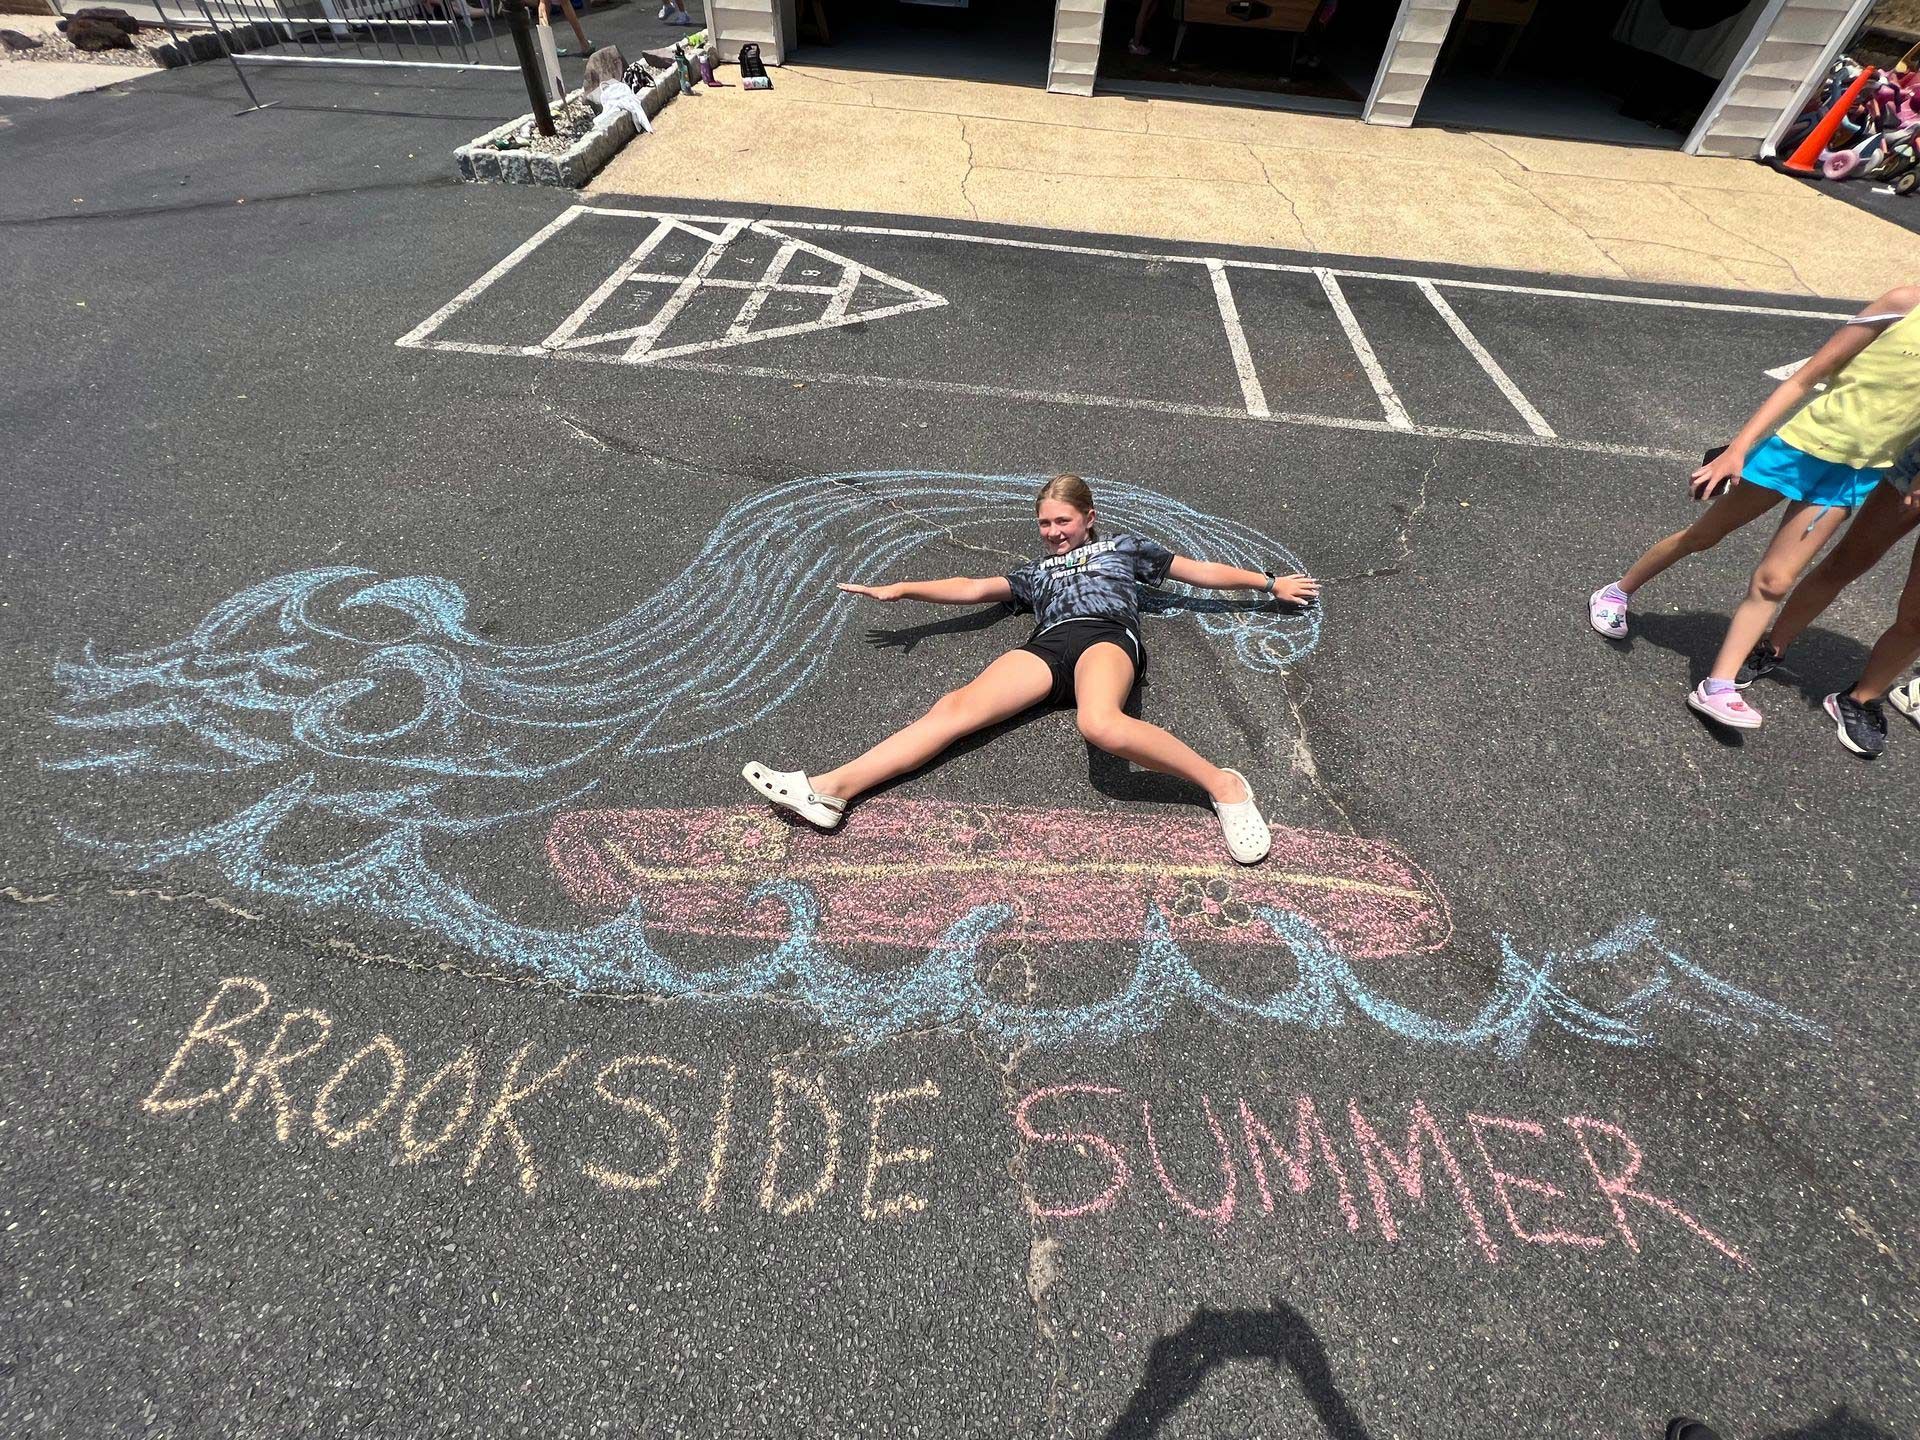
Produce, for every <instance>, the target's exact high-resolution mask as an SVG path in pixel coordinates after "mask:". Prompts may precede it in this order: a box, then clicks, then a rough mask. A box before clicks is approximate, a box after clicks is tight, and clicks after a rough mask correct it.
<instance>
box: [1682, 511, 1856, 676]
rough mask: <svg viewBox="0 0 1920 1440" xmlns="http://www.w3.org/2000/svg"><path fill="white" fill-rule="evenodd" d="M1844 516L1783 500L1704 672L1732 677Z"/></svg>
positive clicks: (1841, 512) (1839, 512)
mask: <svg viewBox="0 0 1920 1440" xmlns="http://www.w3.org/2000/svg"><path fill="white" fill-rule="evenodd" d="M1816 516H1817V517H1818V518H1815V517H1816ZM1846 518H1847V512H1846V511H1845V510H1834V509H1825V508H1823V507H1821V506H1819V505H1814V504H1811V503H1809V502H1808V501H1805V500H1796V501H1794V502H1793V503H1792V504H1791V505H1789V506H1787V513H1786V514H1785V515H1784V516H1782V517H1781V520H1780V528H1779V529H1778V530H1776V531H1775V532H1774V535H1773V540H1772V541H1771V542H1770V543H1769V544H1768V546H1767V553H1766V554H1765V555H1763V556H1761V557H1760V564H1759V565H1758V566H1757V567H1756V568H1755V570H1754V572H1753V578H1752V580H1750V581H1748V582H1747V598H1746V599H1744V600H1742V601H1741V602H1740V604H1739V607H1738V608H1737V609H1736V610H1735V611H1734V612H1733V619H1732V620H1731V621H1730V622H1729V623H1728V625H1727V638H1726V639H1725V640H1723V641H1721V642H1720V654H1719V657H1718V658H1717V659H1715V660H1714V662H1713V669H1712V670H1711V671H1710V672H1708V678H1710V679H1714V680H1726V681H1728V682H1731V681H1732V680H1733V678H1734V675H1735V672H1737V671H1738V670H1739V669H1740V662H1741V661H1742V660H1745V659H1746V658H1747V655H1748V654H1749V653H1750V652H1751V651H1752V649H1753V644H1754V641H1756V640H1758V639H1759V638H1760V637H1761V636H1762V635H1764V634H1765V633H1766V629H1767V622H1768V621H1769V620H1771V619H1772V618H1773V612H1774V610H1775V609H1776V608H1778V606H1779V604H1780V602H1781V601H1782V600H1784V599H1786V598H1787V594H1788V592H1789V591H1791V590H1792V589H1793V583H1794V581H1796V580H1798V579H1799V578H1800V572H1801V571H1803V570H1805V569H1806V568H1807V566H1808V565H1810V564H1811V563H1813V557H1814V556H1815V555H1818V554H1819V553H1820V547H1821V546H1822V545H1824V544H1826V543H1827V541H1828V540H1830V539H1832V538H1833V532H1834V531H1836V530H1838V529H1839V528H1840V526H1841V525H1842V524H1843V523H1845V521H1846ZM1808 522H1812V523H1811V524H1809V523H1808Z"/></svg>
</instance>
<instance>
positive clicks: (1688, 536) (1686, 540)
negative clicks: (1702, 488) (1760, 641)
mask: <svg viewBox="0 0 1920 1440" xmlns="http://www.w3.org/2000/svg"><path fill="white" fill-rule="evenodd" d="M1779 503H1780V497H1779V495H1777V494H1776V493H1774V492H1773V491H1771V490H1769V489H1767V488H1766V487H1765V486H1764V485H1736V486H1734V487H1733V489H1731V490H1729V491H1727V493H1726V494H1724V495H1722V496H1721V497H1720V498H1719V499H1718V500H1715V501H1714V502H1713V504H1711V505H1709V506H1708V507H1707V510H1706V513H1705V514H1703V515H1701V516H1700V517H1699V518H1698V519H1696V520H1695V521H1694V522H1693V523H1692V524H1691V525H1689V526H1688V527H1687V528H1686V529H1684V530H1676V531H1674V533H1673V534H1671V535H1669V536H1667V538H1666V539H1664V540H1660V541H1656V542H1655V543H1654V544H1653V545H1651V546H1649V547H1648V549H1647V553H1646V554H1644V555H1642V556H1641V557H1640V558H1639V559H1638V560H1636V561H1634V562H1633V566H1632V568H1631V569H1629V570H1628V571H1627V573H1626V574H1625V575H1622V576H1621V577H1620V588H1621V589H1622V590H1624V591H1626V593H1627V594H1629V595H1631V594H1633V592H1634V591H1636V590H1638V589H1639V588H1640V587H1641V586H1642V585H1644V584H1646V583H1647V581H1649V580H1651V579H1653V577H1654V576H1656V575H1658V574H1659V573H1660V572H1661V571H1663V570H1665V569H1666V568H1667V567H1668V566H1670V565H1672V564H1674V562H1676V561H1678V560H1684V559H1685V558H1686V557H1687V556H1689V555H1698V554H1699V553H1700V552H1701V551H1702V550H1711V549H1712V548H1713V547H1714V546H1715V545H1718V544H1719V543H1720V542H1721V541H1722V540H1724V539H1726V538H1727V536H1729V535H1731V534H1732V533H1733V532H1734V531H1736V530H1738V529H1739V528H1740V527H1741V526H1742V525H1746V524H1750V523H1751V522H1753V521H1755V520H1758V519H1759V518H1760V517H1761V516H1762V515H1764V514H1766V513H1767V511H1769V510H1771V509H1772V508H1773V507H1774V506H1775V505H1778V504H1779ZM1742 658H1743V659H1744V658H1745V657H1744V656H1743V657H1742Z"/></svg>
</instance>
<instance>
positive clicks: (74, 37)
mask: <svg viewBox="0 0 1920 1440" xmlns="http://www.w3.org/2000/svg"><path fill="white" fill-rule="evenodd" d="M65 29H66V32H67V39H69V40H71V41H72V42H73V48H74V49H76V50H131V49H132V48H133V39H132V37H131V36H129V35H128V34H127V32H126V31H124V30H122V29H121V28H120V27H119V26H118V25H112V24H109V23H108V22H107V21H105V20H88V19H84V18H82V17H81V16H78V15H76V16H74V17H73V19H71V20H69V21H68V22H67V23H66V26H65Z"/></svg>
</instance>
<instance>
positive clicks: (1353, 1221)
mask: <svg viewBox="0 0 1920 1440" xmlns="http://www.w3.org/2000/svg"><path fill="white" fill-rule="evenodd" d="M1240 1133H1241V1135H1242V1136H1243V1137H1244V1138H1245V1140H1246V1143H1247V1157H1248V1158H1249V1159H1250V1160H1252V1162H1253V1183H1254V1184H1255V1185H1257V1186H1259V1187H1260V1208H1261V1209H1262V1210H1264V1211H1266V1212H1267V1214H1269V1215H1271V1214H1272V1213H1273V1190H1272V1189H1271V1188H1270V1187H1269V1186H1268V1184H1267V1161H1266V1156H1267V1155H1268V1154H1271V1155H1272V1156H1274V1158H1275V1159H1277V1160H1279V1161H1280V1162H1281V1163H1282V1164H1284V1165H1285V1166H1286V1167H1287V1188H1288V1189H1289V1190H1291V1191H1292V1192H1293V1193H1294V1194H1295V1195H1304V1194H1306V1193H1307V1186H1308V1185H1309V1184H1310V1183H1311V1180H1312V1176H1311V1174H1310V1170H1309V1167H1310V1166H1311V1165H1312V1163H1313V1152H1314V1151H1315V1150H1318V1151H1319V1152H1320V1159H1321V1162H1322V1163H1323V1164H1324V1165H1325V1166H1326V1167H1327V1169H1328V1170H1330V1171H1332V1172H1333V1183H1334V1184H1335V1185H1336V1186H1337V1187H1338V1188H1339V1193H1340V1213H1341V1214H1342V1215H1344V1216H1345V1217H1346V1220H1347V1233H1348V1234H1352V1233H1354V1232H1356V1231H1358V1230H1359V1228H1360V1211H1359V1209H1358V1207H1356V1206H1355V1205H1354V1203H1353V1187H1352V1186H1351V1185H1349V1184H1348V1183H1347V1172H1346V1170H1345V1169H1343V1168H1342V1166H1341V1164H1340V1157H1339V1156H1338V1155H1336V1154H1335V1153H1334V1150H1333V1142H1332V1141H1330V1140H1328V1139H1327V1132H1326V1128H1325V1127H1324V1126H1322V1125H1321V1123H1320V1112H1319V1111H1318V1110H1316V1109H1315V1108H1314V1105H1313V1097H1312V1096H1311V1095H1302V1096H1300V1097H1299V1100H1298V1102H1297V1103H1296V1104H1295V1106H1294V1112H1293V1149H1291V1150H1288V1149H1287V1148H1286V1147H1285V1146H1283V1145H1282V1144H1280V1142H1279V1141H1278V1140H1276V1139H1274V1136H1273V1132H1272V1131H1271V1130H1269V1129H1268V1128H1267V1126H1266V1122H1265V1121H1263V1120H1261V1118H1260V1117H1259V1116H1258V1115H1255V1114H1254V1113H1253V1109H1252V1107H1251V1106H1249V1105H1248V1104H1247V1102H1246V1101H1245V1100H1242V1101H1241V1102H1240Z"/></svg>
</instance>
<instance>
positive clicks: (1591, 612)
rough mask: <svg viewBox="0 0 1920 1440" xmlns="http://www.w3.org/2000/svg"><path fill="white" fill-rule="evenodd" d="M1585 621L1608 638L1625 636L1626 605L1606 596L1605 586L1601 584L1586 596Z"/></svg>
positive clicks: (1624, 637)
mask: <svg viewBox="0 0 1920 1440" xmlns="http://www.w3.org/2000/svg"><path fill="white" fill-rule="evenodd" d="M1587 623H1588V624H1590V625H1592V626H1593V628H1594V629H1596V630H1598V631H1599V632H1600V633H1601V634H1602V635H1604V636H1606V637H1607V638H1608V639H1609V640H1624V639H1626V638H1627V607H1626V606H1625V605H1622V604H1621V603H1620V602H1619V601H1618V600H1610V599H1608V598H1607V587H1606V586H1604V585H1603V586H1601V587H1600V588H1599V589H1598V590H1596V591H1594V592H1593V594H1591V595H1589V596H1588V597H1587Z"/></svg>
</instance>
